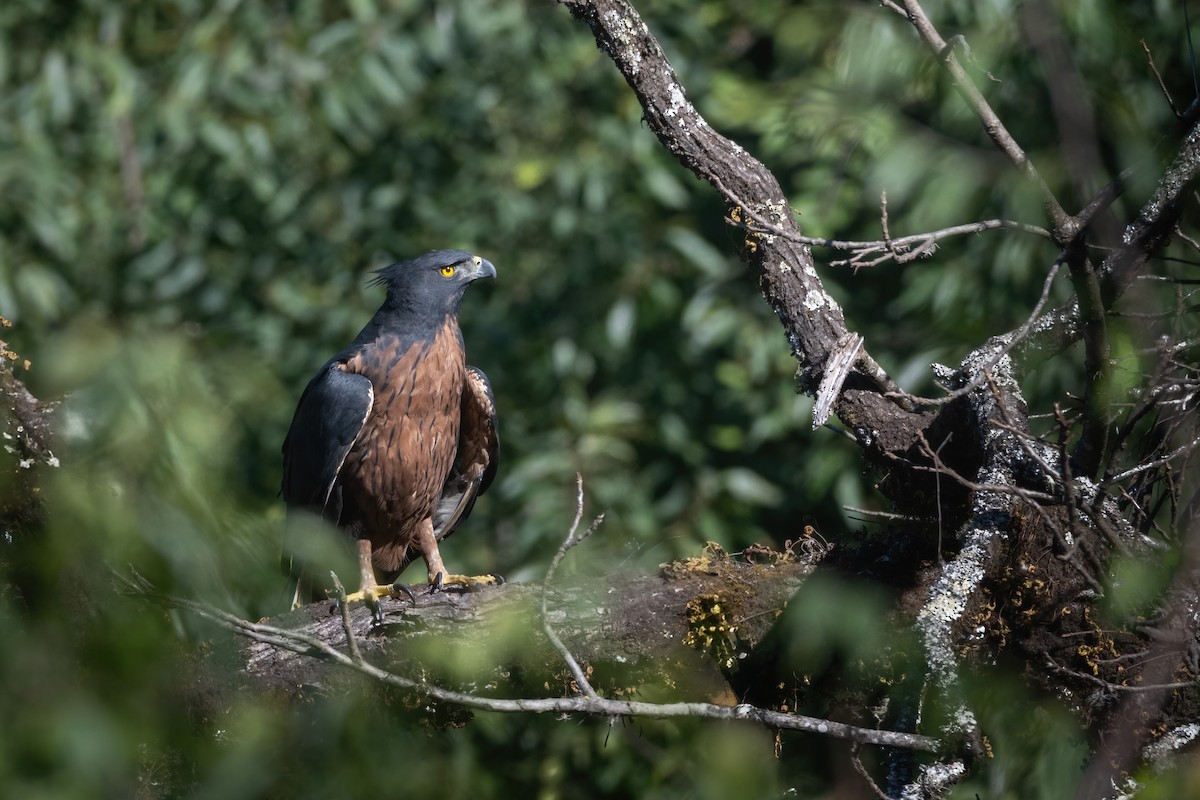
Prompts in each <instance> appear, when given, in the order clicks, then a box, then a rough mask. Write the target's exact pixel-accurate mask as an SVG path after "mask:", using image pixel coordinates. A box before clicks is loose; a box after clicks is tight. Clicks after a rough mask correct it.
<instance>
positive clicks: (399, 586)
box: [392, 581, 417, 603]
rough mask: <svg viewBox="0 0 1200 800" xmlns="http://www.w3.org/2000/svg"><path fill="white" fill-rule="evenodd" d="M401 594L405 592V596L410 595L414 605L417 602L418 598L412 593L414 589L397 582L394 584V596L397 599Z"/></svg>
mask: <svg viewBox="0 0 1200 800" xmlns="http://www.w3.org/2000/svg"><path fill="white" fill-rule="evenodd" d="M400 592H404V594H406V595H408V599H409V600H411V601H412V602H413V603H416V602H417V596H416V595H415V594H413V593H412V589H410V588H408V587H407V586H405V585H404V584H403V583H400V582H399V581H397V582H396V583H393V584H392V596H393V597H395V596H396V595H397V594H399V593H400Z"/></svg>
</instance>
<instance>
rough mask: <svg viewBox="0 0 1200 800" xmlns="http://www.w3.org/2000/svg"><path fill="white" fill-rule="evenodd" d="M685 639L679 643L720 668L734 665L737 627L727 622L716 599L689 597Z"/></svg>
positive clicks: (726, 617)
mask: <svg viewBox="0 0 1200 800" xmlns="http://www.w3.org/2000/svg"><path fill="white" fill-rule="evenodd" d="M687 621H688V630H687V635H686V636H684V637H683V643H684V644H685V645H687V646H688V647H695V648H696V649H697V650H702V651H704V652H705V653H707V654H708V655H710V656H711V657H712V658H713V659H714V660H715V661H716V662H717V663H718V664H719V665H720V666H721V667H722V668H724V669H731V668H732V667H733V665H734V664H736V663H737V646H736V645H735V640H734V634H736V633H737V625H735V624H733V622H732V621H731V620H730V619H729V617H728V615H727V611H726V609H725V607H724V601H723V600H722V599H721V596H720V595H717V594H706V595H700V596H699V597H693V598H692V599H691V600H689V601H688V604H687Z"/></svg>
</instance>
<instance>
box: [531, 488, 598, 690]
mask: <svg viewBox="0 0 1200 800" xmlns="http://www.w3.org/2000/svg"><path fill="white" fill-rule="evenodd" d="M581 519H583V475H581V474H579V473H575V521H574V522H572V523H571V530H569V531H568V532H567V538H566V539H564V540H563V543H562V544H561V545H559V548H558V552H557V553H555V554H554V558H553V559H552V560H551V561H550V567H549V568H548V569H547V570H546V577H545V578H544V579H543V580H542V629H543V630H544V631H545V633H546V638H547V639H549V640H550V644H552V645H554V649H555V650H557V651H558V654H559V655H560V656H562V658H563V661H565V662H566V663H567V668H568V669H570V670H571V675H572V676H573V677H574V678H575V685H576V686H578V687H579V691H581V692H583V694H584V696H586V697H588V698H590V699H593V700H594V699H597V698H598V697H599V695H597V694H596V690H595V689H593V688H592V684H591V683H590V682H588V679H587V675H585V674H584V671H583V668H582V667H580V666H579V662H578V661H576V660H575V656H573V655H571V651H570V650H568V649H567V646H566V645H565V644H563V642H562V639H559V638H558V634H556V633H555V632H554V628H553V627H551V625H550V614H549V611H548V609H547V605H546V596H547V592H548V590H549V588H550V580H551V578H553V577H554V573H555V572H557V571H558V565H559V564H560V563H561V562H562V560H563V558H564V557H565V556H566V555H567V552H568V551H569V550H570V549H571V548H572V547H574V546H575V545H577V544H579V543H580V542H582V541H583V540H584V539H586V538H588V537H589V536H591V535H592V534H593V533H595V532H596V529H597V528H599V527H600V524H601V523H602V522H604V515H603V514H601V515H600V516H598V517H596V518H595V519H594V520H592V524H591V525H589V526H588V528H587V530H585V531H584V532H583V533H582V534H580V535H579V536H578V537H576V535H575V531H577V530H578V529H579V521H580V520H581Z"/></svg>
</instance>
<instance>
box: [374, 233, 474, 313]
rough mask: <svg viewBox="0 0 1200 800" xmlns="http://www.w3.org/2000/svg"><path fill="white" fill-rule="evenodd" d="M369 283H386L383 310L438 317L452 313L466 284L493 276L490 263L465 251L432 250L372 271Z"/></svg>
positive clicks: (460, 300)
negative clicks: (373, 274)
mask: <svg viewBox="0 0 1200 800" xmlns="http://www.w3.org/2000/svg"><path fill="white" fill-rule="evenodd" d="M375 274H376V275H378V276H379V277H378V278H376V279H375V280H373V281H372V282H371V285H372V286H386V287H387V300H386V301H385V302H384V304H383V308H384V309H386V310H392V311H398V312H400V313H416V314H418V315H419V316H422V317H425V316H437V317H442V316H445V315H446V314H455V313H457V312H458V307H459V305H460V304H461V303H462V298H463V293H464V292H466V290H467V287H468V286H470V285H471V284H472V283H474V282H475V281H477V280H479V279H480V278H494V277H496V268H495V267H493V266H492V264H491V262H490V261H488V260H486V259H483V258H480V257H479V256H477V255H474V254H473V253H468V252H466V251H465V250H434V251H432V252H429V253H426V254H425V255H423V256H417V257H416V258H410V259H409V260H408V261H398V262H396V263H395V264H391V265H390V266H386V267H384V268H383V269H381V270H376V272H375Z"/></svg>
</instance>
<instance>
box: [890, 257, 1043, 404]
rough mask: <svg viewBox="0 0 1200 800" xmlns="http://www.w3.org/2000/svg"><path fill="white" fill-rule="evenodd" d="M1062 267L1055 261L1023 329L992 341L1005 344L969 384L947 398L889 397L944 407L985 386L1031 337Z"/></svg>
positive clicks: (892, 394) (902, 394) (906, 393)
mask: <svg viewBox="0 0 1200 800" xmlns="http://www.w3.org/2000/svg"><path fill="white" fill-rule="evenodd" d="M1060 266H1062V263H1061V262H1060V261H1055V262H1054V265H1053V266H1052V267H1051V268H1050V273H1049V274H1048V275H1046V280H1045V281H1043V282H1042V294H1041V296H1040V297H1038V301H1037V303H1036V304H1035V305H1034V307H1033V311H1031V312H1030V314H1029V316H1028V317H1026V319H1025V322H1024V323H1022V324H1021V327H1019V328H1017V329H1016V331H1014V332H1012V333H1008V334H1005V335H1004V336H1003V337H994V338H993V339H992V343H996V342H998V341H1000V342H1003V344H1002V345H1001V346H1000V347H999V348H998V349H997V350H996V352H995V353H994V354H993V355H992V357H991V358H990V359H988V361H987V363H986V364H984V365H983V368H982V369H980V370H979V371H978V374H977V375H976V376H975V377H974V378H973V379H971V380H970V381H969V382H968V383H966V384H965V385H964V386H962V387H960V388H958V389H955V390H954V391H952V392H950V393H949V394H947V395H946V396H945V397H938V398H925V397H918V396H917V395H913V394H909V393H908V392H889V393H888V395H887V396H888V397H899V398H903V399H904V400H906V401H907V402H909V403H912V404H913V405H914V406H943V405H946V404H947V403H952V402H954V401H955V400H957V399H958V398H960V397H965V396H966V395H968V394H970V393H971V392H973V391H975V390H976V389H978V388H979V387H980V386H983V384H984V383H986V382H987V380H988V377H987V376H988V373H989V372H990V371H991V370H992V369H993V368H995V367H996V365H998V364H999V363H1000V361H1001V360H1002V359H1004V358H1006V357H1007V356H1008V354H1009V353H1010V352H1011V351H1012V349H1013V348H1014V347H1016V346H1017V345H1018V344H1020V343H1021V342H1022V341H1024V340H1025V338H1026V337H1027V336H1029V334H1030V332H1031V331H1032V330H1033V329H1034V326H1035V325H1036V324H1037V323H1038V321H1039V320H1040V318H1041V314H1042V309H1043V308H1045V306H1046V301H1047V300H1049V298H1050V289H1051V288H1052V287H1053V286H1054V278H1055V277H1056V276H1057V275H1058V269H1059V267H1060Z"/></svg>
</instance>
